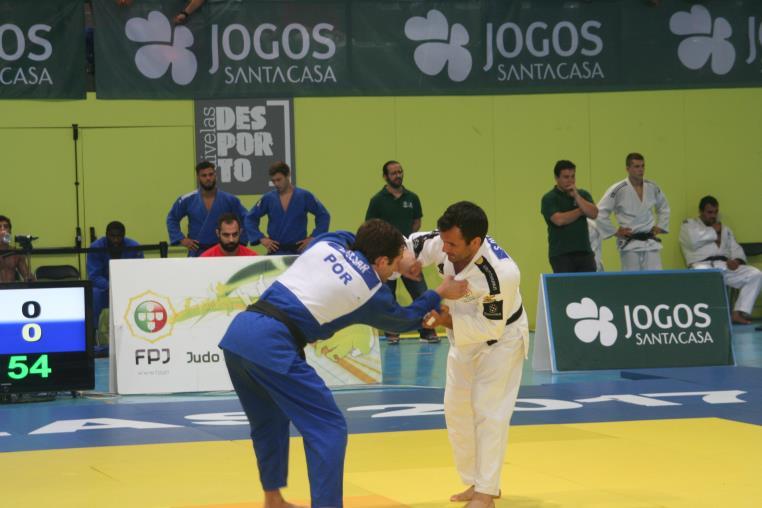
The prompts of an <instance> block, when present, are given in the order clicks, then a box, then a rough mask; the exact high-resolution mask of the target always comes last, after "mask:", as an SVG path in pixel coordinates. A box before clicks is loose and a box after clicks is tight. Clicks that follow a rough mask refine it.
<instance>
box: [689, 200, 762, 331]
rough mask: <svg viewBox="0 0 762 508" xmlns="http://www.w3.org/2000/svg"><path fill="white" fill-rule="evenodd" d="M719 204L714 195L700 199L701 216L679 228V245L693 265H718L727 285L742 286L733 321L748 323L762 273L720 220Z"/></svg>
mask: <svg viewBox="0 0 762 508" xmlns="http://www.w3.org/2000/svg"><path fill="white" fill-rule="evenodd" d="M719 211H720V204H719V203H718V202H717V200H716V199H715V198H714V197H712V196H704V197H703V198H701V201H700V202H699V216H698V217H697V218H693V219H686V220H685V221H683V225H682V226H681V227H680V246H681V247H682V248H683V255H684V256H685V262H686V263H688V266H690V267H691V268H698V269H701V268H704V269H705V268H718V269H720V270H722V275H723V278H724V279H725V284H727V285H728V286H730V287H732V288H737V289H740V292H739V293H738V298H737V299H736V303H735V306H734V307H733V322H734V323H738V324H744V325H747V324H749V323H751V321H750V320H749V315H750V314H751V311H752V309H753V308H754V302H755V301H756V299H757V295H758V294H759V290H760V288H761V287H762V272H760V271H759V270H758V269H757V268H755V267H753V266H749V265H747V264H746V254H744V251H743V249H742V248H741V246H740V245H738V242H736V239H735V236H733V231H731V230H730V228H729V227H727V226H724V225H723V224H722V223H721V222H720V221H718V220H717V215H718V213H719Z"/></svg>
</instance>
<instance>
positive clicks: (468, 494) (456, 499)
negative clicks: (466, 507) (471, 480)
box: [450, 485, 503, 503]
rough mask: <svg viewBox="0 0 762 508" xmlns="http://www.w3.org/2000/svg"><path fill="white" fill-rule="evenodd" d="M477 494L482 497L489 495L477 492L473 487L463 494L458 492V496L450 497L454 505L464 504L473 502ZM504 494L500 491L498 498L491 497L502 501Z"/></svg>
mask: <svg viewBox="0 0 762 508" xmlns="http://www.w3.org/2000/svg"><path fill="white" fill-rule="evenodd" d="M475 493H476V494H479V495H482V496H486V495H488V494H482V493H480V492H475V491H474V486H473V485H471V486H470V487H468V488H467V489H466V490H464V491H463V492H458V493H457V494H453V495H452V496H450V501H452V502H454V503H462V502H464V501H471V500H472V499H473V498H474V494H475ZM502 493H503V492H502V491H500V490H499V491H498V492H497V495H496V496H490V497H492V499H500V496H501V495H502Z"/></svg>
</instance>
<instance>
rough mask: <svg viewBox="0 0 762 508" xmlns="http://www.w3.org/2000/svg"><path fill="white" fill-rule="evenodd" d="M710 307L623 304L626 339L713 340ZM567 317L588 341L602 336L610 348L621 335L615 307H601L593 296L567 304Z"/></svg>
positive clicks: (651, 341)
mask: <svg viewBox="0 0 762 508" xmlns="http://www.w3.org/2000/svg"><path fill="white" fill-rule="evenodd" d="M708 309H709V305H708V304H706V303H697V304H695V305H693V306H690V305H688V304H685V303H679V304H677V305H674V306H669V305H665V304H658V305H655V306H654V307H649V306H647V305H635V306H630V305H623V306H622V314H623V315H624V329H625V333H624V338H625V339H631V338H634V344H635V345H636V346H645V345H647V346H653V345H670V344H677V345H679V344H683V345H685V344H704V343H713V342H714V339H713V338H712V335H711V333H710V332H709V330H708V328H709V326H710V325H711V324H712V318H711V316H710V315H709V314H708V313H707V310H708ZM566 316H567V317H569V318H570V319H572V320H575V321H577V322H576V323H575V325H574V335H575V336H576V337H577V339H579V340H580V341H582V342H584V343H586V344H589V343H592V342H595V341H596V340H597V339H599V338H600V341H601V345H603V346H606V347H610V346H613V345H614V343H615V342H616V340H617V337H618V336H619V330H618V329H617V327H616V325H615V324H614V313H613V312H612V310H611V309H610V308H609V307H606V306H604V305H601V306H598V304H596V303H595V301H594V300H593V299H592V298H588V297H584V298H582V299H581V300H580V301H579V302H572V303H570V304H568V305H567V306H566Z"/></svg>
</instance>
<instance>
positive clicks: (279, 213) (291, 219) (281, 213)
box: [244, 161, 331, 255]
mask: <svg viewBox="0 0 762 508" xmlns="http://www.w3.org/2000/svg"><path fill="white" fill-rule="evenodd" d="M269 174H270V182H271V183H272V184H273V187H275V189H274V190H272V191H270V192H268V193H267V194H265V195H264V196H262V199H260V200H259V201H258V202H257V204H256V205H254V207H253V208H252V209H251V211H250V212H249V214H248V215H247V216H246V221H245V222H244V225H245V227H246V231H247V232H248V234H249V237H250V238H251V243H252V244H254V243H261V244H262V245H263V246H264V247H265V248H266V249H267V253H268V254H278V255H281V254H300V253H301V252H302V251H304V249H305V248H306V247H307V245H309V243H310V242H311V241H312V239H313V238H314V237H316V236H318V235H322V234H323V233H325V232H327V231H328V226H329V224H330V222H331V215H330V214H329V213H328V210H326V208H325V207H324V206H323V203H321V202H320V201H319V200H318V199H317V198H316V197H315V196H314V195H313V194H312V193H311V192H310V191H308V190H305V189H301V188H298V187H296V186H295V185H294V184H293V183H291V168H289V167H288V164H286V163H285V162H283V161H278V162H276V163H274V164H273V165H272V166H270V171H269ZM308 213H311V214H312V215H314V216H315V229H313V230H312V233H311V234H310V235H309V236H307V214H308ZM265 215H267V219H268V223H267V236H265V235H264V234H263V233H262V232H261V231H260V230H259V221H260V219H261V218H262V217H264V216H265Z"/></svg>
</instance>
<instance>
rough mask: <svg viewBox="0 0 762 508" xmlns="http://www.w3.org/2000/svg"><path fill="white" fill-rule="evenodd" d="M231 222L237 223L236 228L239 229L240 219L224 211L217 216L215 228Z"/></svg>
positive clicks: (220, 227)
mask: <svg viewBox="0 0 762 508" xmlns="http://www.w3.org/2000/svg"><path fill="white" fill-rule="evenodd" d="M231 222H236V223H238V229H241V219H240V218H239V217H238V215H236V214H234V213H232V212H225V213H223V214H221V215H220V216H219V218H218V219H217V229H222V225H223V224H230V223H231Z"/></svg>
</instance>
